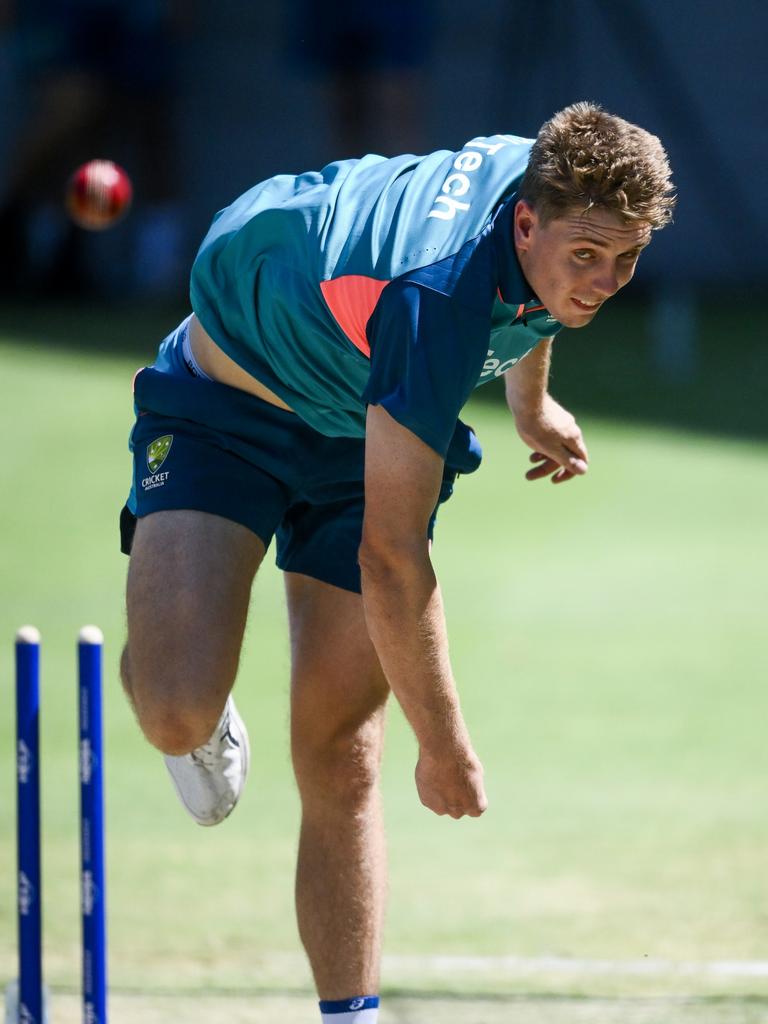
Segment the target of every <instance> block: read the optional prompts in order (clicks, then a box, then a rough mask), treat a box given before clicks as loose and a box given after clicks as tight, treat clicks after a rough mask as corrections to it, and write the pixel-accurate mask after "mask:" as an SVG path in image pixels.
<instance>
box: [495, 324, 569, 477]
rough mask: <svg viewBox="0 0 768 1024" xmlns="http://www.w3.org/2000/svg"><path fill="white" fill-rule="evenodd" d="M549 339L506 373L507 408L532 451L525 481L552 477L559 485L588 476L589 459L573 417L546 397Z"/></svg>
mask: <svg viewBox="0 0 768 1024" xmlns="http://www.w3.org/2000/svg"><path fill="white" fill-rule="evenodd" d="M551 356H552V339H551V338H545V339H544V340H543V341H540V342H539V344H538V345H537V346H536V348H535V349H534V350H533V351H532V352H530V353H529V354H528V355H527V356H526V357H525V358H524V359H521V360H520V362H519V363H516V364H515V365H514V366H513V367H511V368H510V369H509V370H507V371H506V373H505V374H504V384H505V388H506V393H507V405H508V406H509V409H510V412H511V413H512V415H513V416H514V417H515V425H516V426H517V432H518V434H519V435H520V437H521V438H522V439H523V441H525V443H526V444H527V445H528V447H529V448H532V449H533V454H532V455H531V462H533V463H535V464H536V465H535V466H534V468H533V469H530V470H529V471H528V472H527V473H526V474H525V476H526V479H527V480H538V479H540V478H541V477H545V476H550V475H551V476H552V483H554V484H559V483H563V482H564V481H565V480H570V479H571V478H572V477H574V476H583V475H584V473H586V472H587V465H588V462H589V455H588V453H587V448H586V445H585V444H584V439H583V437H582V436H581V430H580V429H579V425H578V424H577V422H576V420H575V419H574V417H573V416H572V415H571V414H570V413H569V412H568V410H567V409H564V408H563V407H562V406H561V405H559V404H558V403H557V402H556V401H555V400H554V398H552V396H551V395H550V394H549V391H548V390H547V385H548V382H549V365H550V359H551Z"/></svg>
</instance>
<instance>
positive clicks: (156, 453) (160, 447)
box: [147, 434, 173, 473]
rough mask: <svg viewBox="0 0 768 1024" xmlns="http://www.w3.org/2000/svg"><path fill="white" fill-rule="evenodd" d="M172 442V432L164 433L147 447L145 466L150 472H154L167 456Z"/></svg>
mask: <svg viewBox="0 0 768 1024" xmlns="http://www.w3.org/2000/svg"><path fill="white" fill-rule="evenodd" d="M172 444H173V434H164V435H163V436H162V437H158V438H157V440H156V441H153V442H152V444H151V445H149V446H148V448H147V466H148V467H149V472H150V473H156V472H157V471H158V469H160V467H161V466H162V464H163V463H164V462H165V460H166V459H167V458H168V452H169V451H170V450H171V445H172Z"/></svg>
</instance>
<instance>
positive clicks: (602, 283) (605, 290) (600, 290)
mask: <svg viewBox="0 0 768 1024" xmlns="http://www.w3.org/2000/svg"><path fill="white" fill-rule="evenodd" d="M592 288H593V289H594V291H595V292H596V293H597V294H598V295H602V296H603V297H604V298H606V299H609V298H610V297H611V295H615V294H616V292H617V291H618V290H619V288H621V284H620V282H619V279H618V276H617V275H616V273H615V272H614V271H604V272H603V273H601V274H598V275H596V276H595V277H594V278H593V279H592Z"/></svg>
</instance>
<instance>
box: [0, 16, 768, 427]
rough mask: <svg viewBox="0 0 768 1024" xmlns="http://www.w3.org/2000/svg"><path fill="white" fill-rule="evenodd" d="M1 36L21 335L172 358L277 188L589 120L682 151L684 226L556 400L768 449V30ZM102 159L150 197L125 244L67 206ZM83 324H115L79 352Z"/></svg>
mask: <svg viewBox="0 0 768 1024" xmlns="http://www.w3.org/2000/svg"><path fill="white" fill-rule="evenodd" d="M0 23H1V24H2V26H3V27H2V31H1V32H0V94H2V96H3V98H4V102H3V103H2V105H0V189H2V191H1V192H0V195H2V197H3V199H2V211H1V213H0V252H1V253H2V266H1V267H0V271H2V273H1V274H0V279H1V280H2V284H1V285H0V290H1V291H2V297H1V298H0V327H2V325H3V322H4V323H5V325H6V326H7V327H9V328H13V329H14V330H15V331H16V332H17V333H18V332H24V331H28V332H29V333H30V336H32V335H33V334H34V332H35V331H36V330H38V329H39V327H40V325H41V324H43V325H44V326H45V330H46V331H47V332H48V333H49V335H51V336H59V337H61V338H62V340H63V341H67V342H69V343H71V344H80V345H93V346H99V345H104V346H106V345H116V346H123V345H125V346H131V345H133V346H135V347H136V348H137V349H138V350H140V351H142V352H144V351H146V353H147V358H149V357H150V355H151V351H152V349H153V347H154V345H155V344H156V341H157V340H158V336H159V335H158V333H157V332H158V331H165V330H166V329H167V328H168V326H169V323H168V322H167V318H168V317H171V314H170V313H168V314H167V315H166V314H165V313H164V312H163V313H162V314H161V312H160V311H164V310H165V309H168V308H174V309H175V307H177V306H178V307H179V309H183V306H184V303H185V293H186V279H187V274H188V268H189V263H190V260H191V258H192V256H193V255H194V252H195V249H196V246H197V244H198V243H199V241H200V239H201V237H202V235H203V233H204V232H205V230H206V228H207V225H208V223H209V221H210V218H211V216H212V214H213V212H215V210H217V209H219V208H220V207H222V206H224V205H226V204H227V203H228V202H230V201H231V200H232V199H233V198H234V197H235V196H236V195H238V194H239V193H240V192H241V191H243V190H244V189H246V188H248V187H249V186H251V185H252V184H254V183H255V182H257V181H259V180H260V179H262V178H264V177H268V176H270V175H272V174H275V173H279V172H288V173H295V172H299V171H302V170H306V169H314V168H317V167H319V166H322V165H323V164H324V163H326V162H328V161H329V160H332V159H337V158H339V157H346V156H357V155H361V154H362V153H364V152H368V151H379V152H383V153H384V154H391V153H396V152H403V151H415V152H428V151H430V150H432V149H436V148H448V149H458V148H460V147H461V146H462V144H463V143H464V142H465V141H466V140H467V139H469V138H471V137H472V136H474V135H478V134H491V133H494V132H510V133H513V134H519V135H527V136H533V135H535V134H536V132H537V130H538V128H539V126H540V125H541V123H542V122H543V121H544V120H545V119H546V118H547V117H548V116H550V115H551V114H552V113H553V112H554V111H555V110H557V109H559V108H561V107H563V106H565V105H566V104H568V103H571V102H573V101H575V100H578V99H589V100H593V101H597V102H599V103H601V104H603V105H604V106H605V107H606V108H607V109H609V110H611V111H613V112H615V113H618V114H620V115H622V116H623V117H626V118H627V119H629V120H632V121H636V122H637V123H638V124H640V125H642V126H643V127H645V128H647V129H649V130H650V131H652V132H654V133H656V134H658V135H659V136H660V137H661V139H662V141H663V142H664V144H665V146H666V148H667V150H668V152H669V156H670V160H671V163H672V166H673V170H674V178H675V181H676V183H677V186H678V189H679V204H678V209H677V213H676V217H675V223H674V224H673V225H672V226H671V227H669V228H667V229H666V230H665V231H663V232H661V233H659V234H658V235H657V236H656V239H655V241H654V244H653V245H652V246H651V248H650V250H649V251H648V252H647V253H646V254H644V256H643V258H642V260H641V265H640V267H639V269H638V273H637V277H636V280H635V282H634V283H633V284H632V285H631V286H630V288H629V289H628V290H627V292H625V293H623V294H622V296H620V297H618V298H617V299H616V300H614V302H613V303H612V304H611V308H609V309H608V310H606V311H605V312H604V313H601V315H600V317H599V318H598V319H597V321H596V323H595V325H594V326H593V327H590V328H589V329H588V330H587V331H586V332H579V334H578V335H577V334H576V333H575V332H563V334H562V335H561V338H560V340H559V341H558V345H557V349H558V351H557V355H556V363H555V370H556V373H555V378H554V383H553V388H554V390H555V393H558V392H559V393H560V394H561V397H562V398H563V399H567V400H568V401H569V402H570V403H571V404H574V403H576V405H577V406H580V407H581V408H582V409H583V410H585V411H594V412H599V413H608V414H611V415H615V416H622V417H645V418H652V419H655V420H660V421H664V422H671V423H678V424H680V425H682V426H690V427H695V428H700V427H704V428H707V429H715V430H718V431H728V432H736V433H742V434H752V435H755V436H758V435H763V434H765V433H766V427H765V422H764V421H765V416H764V412H763V408H764V399H763V393H764V386H763V382H764V381H765V370H766V358H767V357H766V355H765V350H766V340H767V339H766V330H765V326H764V320H763V317H762V315H761V314H762V309H763V306H764V303H765V298H766V296H765V282H766V280H767V279H768V246H766V244H765V242H764V240H765V239H766V236H768V210H767V204H766V202H765V184H764V183H765V175H766V165H767V164H768V147H766V142H765V136H766V131H765V121H766V110H768V87H766V74H765V52H766V44H767V43H768V8H766V6H765V5H758V4H740V3H737V4H735V5H730V6H728V5H723V4H720V3H717V4H716V3H714V2H711V0H707V2H694V0H677V2H672V3H669V4H667V5H662V4H659V3H656V2H652V0H626V2H617V0H562V2H557V0H553V2H547V0H539V2H533V0H517V2H509V0H508V2H503V0H482V2H478V3H476V4H474V5H469V4H463V5H458V4H456V3H452V2H450V0H425V2H420V0H410V2H409V3H401V2H398V0H392V2H390V3H382V4H379V5H376V6H375V7H372V8H371V9H368V7H367V6H366V5H362V4H359V3H358V4H355V3H351V2H349V0H338V2H337V3H335V4H333V5H331V8H330V9H329V8H328V7H327V6H326V5H319V4H317V3H312V2H310V0H286V2H284V3H282V4H274V3H269V4H267V3H264V2H259V0H257V2H252V3H244V2H236V0H218V2H217V3H215V4H214V3H207V2H202V0H191V2H189V3H181V2H179V0H176V2H170V0H169V2H161V0H136V2H134V3H132V4H130V5H127V4H124V3H117V2H114V0H58V2H55V3H54V2H45V0H15V2H13V0H0ZM30 154H31V155H30ZM92 157H107V158H111V159H115V160H117V161H118V162H120V163H122V164H123V165H124V166H125V167H126V169H127V170H128V171H129V173H130V174H131V177H132V179H133V181H134V185H135V190H136V198H135V202H134V206H133V209H132V211H131V214H130V216H129V217H128V218H127V219H126V221H125V222H124V223H123V224H121V225H119V226H118V227H116V228H114V229H112V230H110V231H107V232H104V233H100V234H93V233H85V232H82V231H80V230H79V229H74V228H71V227H70V226H69V224H68V222H67V219H66V215H65V214H64V212H63V206H62V202H61V196H62V193H63V189H64V184H65V182H66V179H67V176H68V175H69V173H71V171H72V169H73V168H74V167H75V166H77V164H78V163H79V162H81V161H82V160H85V159H90V158H92ZM20 210H21V213H20V212H19V211H20ZM22 250H23V251H22ZM625 296H626V297H625ZM41 300H42V302H41ZM75 301H76V302H79V303H80V307H81V309H82V308H88V309H95V310H96V311H97V312H96V314H95V315H94V317H90V316H87V317H86V318H85V321H84V320H83V318H82V317H80V318H79V320H78V321H77V326H76V327H73V326H72V323H73V322H72V321H71V319H68V317H67V316H66V315H64V314H63V313H62V309H66V308H71V305H72V303H73V302H75ZM147 309H149V310H150V311H151V310H153V309H154V310H156V311H158V313H157V318H156V319H157V324H158V326H157V330H155V328H154V320H153V315H152V314H151V312H150V313H147V315H146V318H145V319H144V320H142V319H141V316H139V311H140V310H147ZM126 310H130V311H131V312H132V316H129V317H128V318H127V320H126V316H125V315H122V314H123V313H124V311H126ZM110 311H112V312H111V313H110ZM114 311H120V313H121V315H120V316H117V315H116V314H115V313H114ZM141 315H142V316H143V315H144V314H141ZM173 315H175V312H174V313H173ZM137 316H139V319H138V320H137V319H136V317H137ZM171 318H172V317H171ZM107 324H108V329H106V325H107ZM89 325H90V326H89ZM144 332H146V333H144ZM153 332H154V333H153ZM484 391H485V389H484Z"/></svg>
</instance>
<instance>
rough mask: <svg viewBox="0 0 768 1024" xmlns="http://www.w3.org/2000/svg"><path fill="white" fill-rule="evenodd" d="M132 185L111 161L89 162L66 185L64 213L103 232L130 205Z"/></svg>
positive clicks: (90, 228)
mask: <svg viewBox="0 0 768 1024" xmlns="http://www.w3.org/2000/svg"><path fill="white" fill-rule="evenodd" d="M132 198H133V186H132V185H131V179H130V178H129V177H128V175H127V174H126V173H125V171H124V170H123V168H122V167H119V166H118V165H117V164H115V163H113V162H112V161H111V160H89V161H88V163H87V164H83V165H82V166H81V167H78V168H77V170H76V171H75V173H74V174H73V175H72V177H71V178H70V179H69V182H68V183H67V210H68V211H69V215H70V217H71V218H72V220H73V221H74V222H75V224H78V225H79V226H80V227H81V228H87V229H88V230H89V231H103V230H104V228H111V227H112V226H113V225H115V224H117V222H118V221H119V220H121V219H122V218H123V217H124V216H125V215H126V213H127V212H128V209H129V207H130V205H131V199H132Z"/></svg>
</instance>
